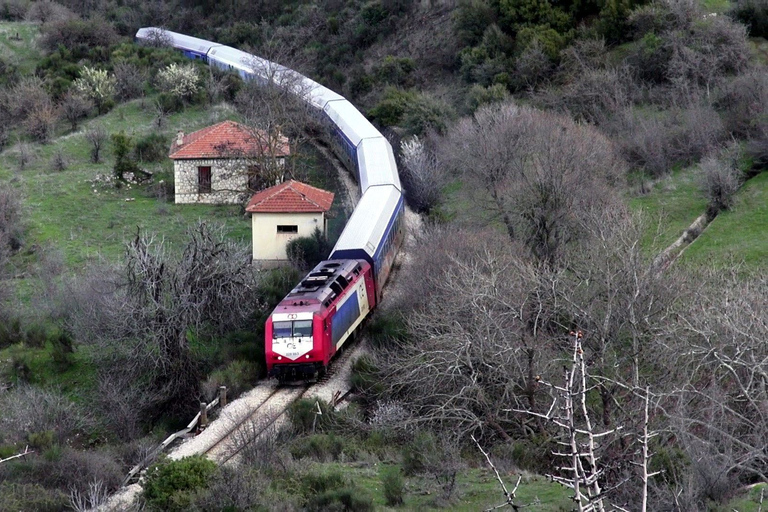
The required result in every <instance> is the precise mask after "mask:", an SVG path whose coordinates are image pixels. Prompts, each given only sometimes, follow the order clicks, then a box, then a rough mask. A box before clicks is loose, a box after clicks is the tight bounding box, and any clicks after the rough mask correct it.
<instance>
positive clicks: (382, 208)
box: [331, 185, 402, 257]
mask: <svg viewBox="0 0 768 512" xmlns="http://www.w3.org/2000/svg"><path fill="white" fill-rule="evenodd" d="M401 198H402V195H401V194H400V191H399V190H397V189H396V188H395V187H394V186H393V185H383V186H380V187H371V188H369V189H368V190H367V191H366V192H365V193H364V194H363V197H361V198H360V202H358V203H357V207H356V208H355V211H354V212H353V213H352V216H351V217H350V218H349V220H348V221H347V225H346V226H345V227H344V231H342V232H341V236H339V240H338V241H337V242H336V245H335V246H334V247H333V251H331V257H333V254H334V253H335V252H336V251H344V250H354V249H362V250H364V251H365V252H366V253H367V254H368V255H369V256H371V257H373V255H374V254H375V252H376V247H378V245H379V243H380V242H381V239H382V238H383V236H384V232H385V231H386V229H387V225H389V223H390V221H391V220H392V218H393V217H394V216H395V213H396V212H397V210H398V205H399V204H400V203H401Z"/></svg>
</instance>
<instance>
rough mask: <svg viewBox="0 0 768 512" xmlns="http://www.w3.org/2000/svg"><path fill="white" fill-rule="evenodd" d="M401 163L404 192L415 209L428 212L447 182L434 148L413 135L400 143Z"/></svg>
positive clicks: (434, 205) (439, 200) (446, 176)
mask: <svg viewBox="0 0 768 512" xmlns="http://www.w3.org/2000/svg"><path fill="white" fill-rule="evenodd" d="M400 154H401V155H402V156H401V159H402V162H403V166H402V167H401V168H400V175H401V179H402V180H403V182H404V184H405V186H404V188H405V194H406V197H407V198H408V200H409V202H410V204H411V206H412V207H413V208H414V209H416V211H419V212H423V213H426V214H429V212H430V211H431V210H432V209H433V208H435V207H437V206H438V205H439V204H440V202H441V201H442V199H443V188H444V187H445V186H446V185H447V184H448V178H449V176H448V172H447V171H446V168H445V166H443V165H441V164H440V162H439V161H438V160H437V157H436V156H435V154H434V150H433V149H432V148H430V147H427V145H426V144H425V143H424V142H423V141H422V140H420V139H419V138H418V137H415V136H414V137H412V138H410V139H408V140H403V141H402V142H401V143H400Z"/></svg>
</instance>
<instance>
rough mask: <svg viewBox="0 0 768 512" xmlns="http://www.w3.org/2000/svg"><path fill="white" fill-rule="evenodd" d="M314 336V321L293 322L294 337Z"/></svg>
mask: <svg viewBox="0 0 768 512" xmlns="http://www.w3.org/2000/svg"><path fill="white" fill-rule="evenodd" d="M299 336H301V337H307V336H312V320H295V321H294V322H293V337H294V338H297V337H299Z"/></svg>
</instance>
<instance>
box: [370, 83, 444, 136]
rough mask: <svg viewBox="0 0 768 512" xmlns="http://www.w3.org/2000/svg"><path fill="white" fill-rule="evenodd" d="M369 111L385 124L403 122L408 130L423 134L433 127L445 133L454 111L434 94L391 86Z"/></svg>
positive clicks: (400, 124) (392, 124)
mask: <svg viewBox="0 0 768 512" xmlns="http://www.w3.org/2000/svg"><path fill="white" fill-rule="evenodd" d="M369 115H370V116H371V117H372V118H373V119H374V120H376V121H377V122H379V123H381V124H382V125H384V126H401V127H403V128H404V129H405V130H406V132H407V134H410V135H423V134H424V133H425V132H426V131H427V130H429V129H433V130H435V131H436V132H438V133H442V132H443V131H444V130H445V126H446V122H447V120H448V119H449V118H451V117H452V115H453V113H452V111H451V110H450V108H449V107H448V106H447V105H446V104H444V103H442V102H440V101H438V100H436V99H435V98H432V97H431V96H427V95H425V94H421V93H419V92H416V91H403V90H401V89H395V88H393V87H389V88H387V89H386V90H385V91H384V98H383V99H382V100H381V101H380V102H379V103H378V104H377V105H376V106H375V107H373V108H372V109H371V110H370V111H369Z"/></svg>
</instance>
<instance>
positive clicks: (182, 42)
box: [136, 27, 221, 55]
mask: <svg viewBox="0 0 768 512" xmlns="http://www.w3.org/2000/svg"><path fill="white" fill-rule="evenodd" d="M154 31H158V32H161V33H162V34H164V35H168V36H169V37H170V38H171V39H172V40H173V46H174V47H175V48H181V49H185V50H194V51H196V52H198V53H201V54H203V55H205V54H206V53H208V50H210V49H211V48H213V47H215V46H221V44H219V43H214V42H213V41H207V40H205V39H199V38H197V37H192V36H187V35H184V34H179V33H178V32H171V31H170V30H163V29H162V28H158V27H144V28H140V29H139V30H138V31H137V32H136V39H149V38H150V37H151V36H152V32H154Z"/></svg>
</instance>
